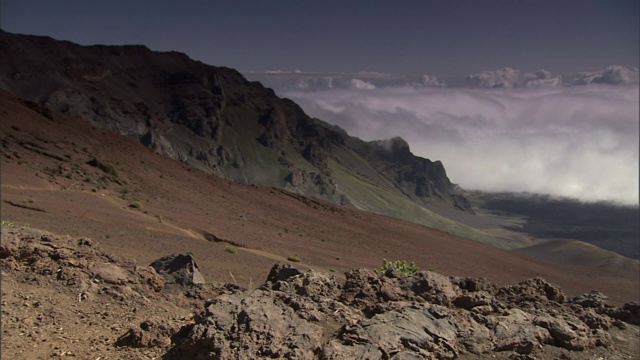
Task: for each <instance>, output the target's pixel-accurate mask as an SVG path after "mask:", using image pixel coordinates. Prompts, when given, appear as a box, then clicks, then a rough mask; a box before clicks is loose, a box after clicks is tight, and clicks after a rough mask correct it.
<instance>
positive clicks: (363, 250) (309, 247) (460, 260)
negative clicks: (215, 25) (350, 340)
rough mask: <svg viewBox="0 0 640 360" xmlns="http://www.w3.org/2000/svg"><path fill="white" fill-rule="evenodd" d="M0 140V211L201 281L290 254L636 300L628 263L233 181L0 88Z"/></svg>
mask: <svg viewBox="0 0 640 360" xmlns="http://www.w3.org/2000/svg"><path fill="white" fill-rule="evenodd" d="M0 146H1V155H2V156H0V165H1V166H0V169H1V172H0V175H1V178H0V180H1V181H0V184H1V190H2V202H0V210H1V214H2V220H3V221H10V222H12V223H14V224H17V225H22V224H24V223H28V224H30V225H31V226H32V227H36V228H46V229H50V230H51V231H54V232H56V233H59V234H62V235H65V234H67V235H70V236H88V237H93V238H95V239H99V241H100V244H101V246H102V247H103V248H104V249H105V250H108V251H110V252H114V253H116V254H118V255H119V256H124V257H127V258H131V259H135V260H136V261H137V262H138V263H139V264H148V263H150V262H152V261H154V260H156V259H157V258H159V257H161V256H165V255H167V254H170V253H185V252H190V253H193V254H194V256H195V257H196V258H197V259H198V263H199V265H200V268H201V271H202V272H203V274H204V275H205V278H207V279H208V280H211V281H223V282H229V281H236V282H238V283H239V284H241V285H243V286H247V287H251V286H252V284H257V282H258V281H260V280H259V279H264V278H265V276H266V274H267V273H268V272H269V269H270V267H271V265H272V264H273V263H274V261H286V259H287V258H288V257H290V256H293V255H297V256H298V257H300V258H301V259H302V262H301V263H299V265H297V266H299V267H300V268H304V269H308V268H313V269H317V270H321V271H331V270H334V271H335V273H336V274H340V273H341V272H343V271H348V270H350V269H352V268H360V267H368V268H375V267H378V266H380V263H381V261H382V259H383V258H387V259H390V260H395V259H406V260H407V261H414V262H415V263H416V264H417V265H418V266H419V267H420V268H422V269H433V270H435V271H438V272H441V273H443V274H447V275H453V276H473V277H486V278H487V279H488V280H490V281H493V282H496V283H498V284H502V285H506V284H509V283H517V282H520V281H522V280H524V279H527V278H531V277H535V276H542V277H544V278H546V279H548V280H549V281H551V282H553V283H558V284H560V285H562V287H563V288H564V289H565V291H567V293H569V294H570V295H579V294H582V293H585V292H587V291H590V290H593V289H598V290H600V291H603V292H604V293H606V294H607V295H609V296H610V297H611V301H612V302H613V303H616V304H622V303H624V302H627V301H630V300H637V297H638V293H639V291H640V289H639V288H638V286H639V284H638V282H637V271H624V270H622V271H621V270H615V271H613V270H611V271H610V270H608V269H600V268H593V267H585V266H565V265H557V264H550V263H547V262H542V261H538V260H534V259H528V258H526V257H523V256H521V255H518V254H514V253H511V252H509V251H504V250H501V249H496V248H495V247H492V246H488V245H485V244H481V243H479V242H476V241H471V240H467V239H464V238H460V237H458V236H454V235H451V234H447V233H445V232H442V231H438V230H435V229H432V228H427V227H425V226H421V225H417V224H415V223H411V222H407V221H402V220H398V219H394V218H390V217H386V216H381V215H377V214H372V213H369V212H363V211H359V210H356V209H353V208H349V207H344V206H336V205H333V204H330V203H328V202H325V201H321V200H316V199H313V198H308V197H304V196H301V195H299V194H295V193H291V192H287V191H284V190H281V189H276V188H269V187H260V186H249V185H242V184H236V183H233V182H230V181H227V180H224V179H221V178H219V177H216V176H212V175H209V174H206V173H204V172H202V171H198V170H194V169H193V168H191V167H189V166H186V165H185V164H182V163H180V162H177V161H174V160H171V159H168V158H167V157H165V156H161V155H158V154H155V153H153V152H152V151H149V150H148V149H147V148H145V147H143V146H142V145H141V144H140V143H139V142H137V141H136V140H133V139H130V138H126V137H124V136H120V135H117V134H114V133H112V132H109V131H105V130H103V129H99V128H95V127H92V126H91V125H90V124H89V123H87V122H85V121H82V120H79V119H74V118H69V117H65V116H62V115H60V114H59V113H56V112H54V111H51V110H49V109H47V108H44V107H42V106H40V105H37V104H35V103H32V102H28V101H24V100H20V99H16V98H15V97H13V96H11V95H9V94H6V93H2V92H0ZM135 201H139V203H135ZM131 205H134V206H136V207H131ZM227 248H229V249H235V250H236V252H235V253H233V252H229V251H226V250H225V249H227Z"/></svg>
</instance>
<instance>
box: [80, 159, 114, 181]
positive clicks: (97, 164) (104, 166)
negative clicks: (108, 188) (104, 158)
mask: <svg viewBox="0 0 640 360" xmlns="http://www.w3.org/2000/svg"><path fill="white" fill-rule="evenodd" d="M87 164H88V165H90V166H93V167H97V168H98V169H100V170H102V171H104V172H105V173H107V174H109V175H111V176H113V177H114V178H116V179H117V178H118V172H117V171H116V169H115V168H114V167H113V166H112V165H109V164H105V163H103V162H101V161H99V160H98V159H96V158H94V159H93V160H91V161H89V162H88V163H87Z"/></svg>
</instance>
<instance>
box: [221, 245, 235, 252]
mask: <svg viewBox="0 0 640 360" xmlns="http://www.w3.org/2000/svg"><path fill="white" fill-rule="evenodd" d="M224 251H226V252H228V253H229V254H237V253H238V249H236V248H234V247H233V246H231V245H227V246H225V247H224Z"/></svg>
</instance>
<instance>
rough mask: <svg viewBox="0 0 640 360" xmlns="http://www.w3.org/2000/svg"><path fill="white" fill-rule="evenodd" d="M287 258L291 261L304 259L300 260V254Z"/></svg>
mask: <svg viewBox="0 0 640 360" xmlns="http://www.w3.org/2000/svg"><path fill="white" fill-rule="evenodd" d="M287 260H289V261H291V262H300V261H302V260H300V258H299V257H298V256H296V255H293V256H289V257H288V258H287Z"/></svg>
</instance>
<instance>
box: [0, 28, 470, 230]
mask: <svg viewBox="0 0 640 360" xmlns="http://www.w3.org/2000/svg"><path fill="white" fill-rule="evenodd" d="M0 43H1V44H2V47H1V50H0V54H1V56H0V65H1V66H0V69H2V70H0V88H3V89H5V90H7V91H9V92H11V93H13V94H16V95H18V96H22V97H25V98H27V99H29V100H31V101H34V102H36V103H38V104H41V105H44V106H46V107H48V108H51V109H52V110H55V111H60V112H61V113H63V114H67V115H70V116H75V117H79V118H82V119H84V120H87V121H89V122H90V123H92V124H93V125H95V126H98V127H101V128H105V129H108V130H111V131H115V132H117V133H120V134H123V135H127V136H130V137H133V138H135V139H137V140H138V141H140V142H142V143H143V144H144V145H145V146H147V147H149V148H151V149H153V150H154V151H156V152H159V153H162V154H164V155H166V156H169V157H171V158H173V159H176V160H179V161H182V162H184V163H186V164H189V165H190V166H193V167H195V168H199V169H201V170H204V171H206V172H208V173H212V174H216V175H218V176H222V177H224V178H227V179H230V180H232V181H236V182H241V183H247V184H258V185H266V186H276V187H280V188H284V189H287V190H290V191H294V192H298V193H301V194H304V195H310V196H316V197H319V198H322V199H325V200H328V201H331V202H333V203H338V204H342V205H351V206H355V207H357V208H361V209H367V210H370V211H374V212H379V213H385V212H387V211H388V209H386V206H388V204H387V205H385V206H382V205H381V204H379V203H377V202H376V200H375V199H373V200H372V199H370V198H367V197H366V196H365V197H363V196H362V194H363V193H362V192H357V191H350V192H349V191H344V190H343V189H347V188H352V187H353V186H341V185H342V184H339V183H338V182H337V180H336V178H335V176H334V175H333V174H334V172H335V168H336V166H337V165H336V164H339V165H341V166H343V167H344V168H346V171H348V172H349V174H348V175H349V177H348V178H349V179H350V180H353V179H356V180H357V181H362V180H364V181H367V182H370V183H371V184H373V186H374V187H375V189H376V191H377V192H380V193H381V194H383V195H384V196H386V197H388V196H393V197H397V198H402V199H404V200H402V202H407V204H405V205H409V206H411V205H410V204H409V203H413V204H416V205H418V206H420V207H421V208H423V210H421V211H424V214H423V215H424V216H413V217H412V216H408V215H406V214H403V212H402V211H395V210H394V211H393V212H392V213H391V215H392V216H396V217H401V218H411V220H412V221H415V220H414V219H415V218H417V219H419V221H422V223H425V224H426V225H432V224H433V222H432V221H431V220H429V217H430V216H432V215H431V214H430V212H429V210H427V209H425V208H424V207H423V206H424V205H425V204H430V205H436V206H445V207H452V208H455V209H458V210H460V211H465V212H470V213H472V212H473V209H472V208H471V206H470V204H469V202H468V201H467V199H466V198H465V197H464V196H463V195H462V193H461V192H460V191H458V188H457V186H455V184H453V183H451V181H450V180H449V178H448V177H447V175H446V171H445V169H444V166H443V164H442V163H441V162H439V161H435V162H433V161H431V160H428V159H423V158H420V157H417V156H415V155H413V154H412V153H411V151H410V149H409V147H408V144H406V142H405V141H404V140H401V139H392V140H387V141H388V142H389V141H390V142H391V143H392V144H395V146H396V147H395V148H394V147H393V146H392V147H391V148H389V150H392V151H391V152H390V153H388V152H386V151H385V150H387V149H386V148H385V146H384V144H385V142H384V141H378V142H370V143H367V142H364V141H362V140H360V139H357V138H354V137H351V136H349V135H348V134H346V132H344V131H341V130H339V129H337V128H336V127H333V126H330V125H328V124H326V123H323V122H322V121H321V120H319V119H313V118H311V117H309V116H307V115H306V114H305V113H304V111H303V110H302V109H301V108H300V107H299V106H298V105H297V104H295V103H294V102H293V101H291V100H289V99H286V98H285V99H281V98H278V97H277V96H276V95H275V93H274V92H273V90H271V89H269V88H265V87H264V86H262V85H261V84H260V83H258V82H251V81H248V80H246V79H245V78H244V77H243V76H242V75H241V74H240V73H239V72H237V71H236V70H233V69H230V68H226V67H216V66H210V65H206V64H204V63H201V62H198V61H194V60H191V59H190V58H188V56H187V55H185V54H182V53H178V52H155V51H151V50H149V49H148V48H147V47H146V46H143V45H125V46H106V45H92V46H80V45H76V44H73V43H71V42H68V41H58V40H54V39H52V38H48V37H41V36H32V35H16V34H10V33H7V32H0ZM352 169H358V171H357V172H354V171H352ZM350 180H349V181H350ZM422 219H424V220H422ZM481 237H482V236H481Z"/></svg>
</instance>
